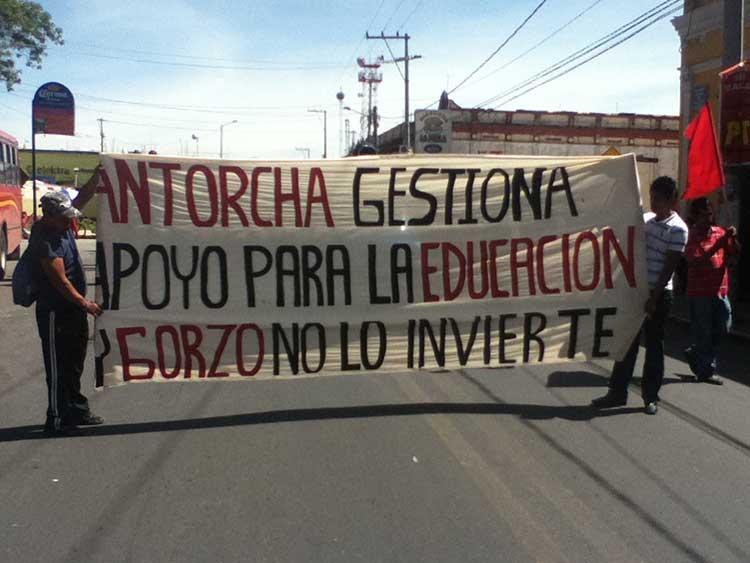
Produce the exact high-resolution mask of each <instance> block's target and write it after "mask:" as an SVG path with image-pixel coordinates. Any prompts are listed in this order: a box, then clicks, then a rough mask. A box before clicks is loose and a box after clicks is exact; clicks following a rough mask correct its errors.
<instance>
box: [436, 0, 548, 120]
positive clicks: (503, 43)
mask: <svg viewBox="0 0 750 563" xmlns="http://www.w3.org/2000/svg"><path fill="white" fill-rule="evenodd" d="M546 3H547V0H542V1H541V2H539V4H537V6H536V7H535V8H534V9H533V10H532V11H531V13H530V14H529V15H528V16H526V18H525V19H524V20H523V21H522V22H521V23H520V24H519V25H518V26H517V27H516V28H515V29H514V30H513V32H512V33H511V34H510V35H508V37H506V38H505V41H503V42H502V43H500V45H499V46H498V47H497V49H495V50H494V51H492V53H490V55H489V56H488V57H487V58H486V59H484V60H483V61H482V62H481V63H480V64H479V66H478V67H477V68H475V69H474V70H472V71H471V72H470V73H469V75H468V76H467V77H466V78H464V79H463V80H462V81H461V82H459V83H458V84H457V85H456V86H454V87H453V88H452V89H451V90H450V92H448V94H452V93H453V92H455V91H456V90H458V89H459V88H460V87H461V86H463V85H464V84H466V82H467V81H468V80H469V79H470V78H471V77H472V76H474V75H475V74H476V73H477V72H479V71H480V70H481V69H482V68H483V67H484V65H486V64H487V63H488V62H490V61H491V60H492V59H493V58H494V57H495V55H497V54H498V53H499V52H500V50H501V49H502V48H503V47H505V46H506V45H507V44H508V43H509V42H510V40H511V39H513V38H514V37H515V36H516V35H517V34H518V32H519V31H521V30H522V29H523V28H524V26H525V25H526V24H527V23H529V21H530V20H531V18H533V17H534V16H535V15H536V13H537V12H538V11H539V10H541V9H542V6H544V5H545V4H546ZM435 103H437V102H433V104H430V105H434V104H435ZM428 107H429V106H428Z"/></svg>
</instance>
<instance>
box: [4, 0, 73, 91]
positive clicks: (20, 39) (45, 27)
mask: <svg viewBox="0 0 750 563" xmlns="http://www.w3.org/2000/svg"><path fill="white" fill-rule="evenodd" d="M48 42H51V43H56V44H57V45H62V44H63V38H62V29H60V28H59V27H57V26H56V25H55V24H54V22H53V21H52V16H50V15H49V14H48V13H47V11H46V10H45V9H44V8H42V6H41V5H40V4H37V3H36V2H29V1H28V0H0V81H4V82H5V86H6V87H7V89H8V90H12V89H13V86H14V85H16V84H19V83H20V82H21V71H20V70H19V69H18V68H17V66H16V60H22V59H25V61H26V66H27V67H30V68H42V58H43V57H44V56H45V54H46V52H47V43H48Z"/></svg>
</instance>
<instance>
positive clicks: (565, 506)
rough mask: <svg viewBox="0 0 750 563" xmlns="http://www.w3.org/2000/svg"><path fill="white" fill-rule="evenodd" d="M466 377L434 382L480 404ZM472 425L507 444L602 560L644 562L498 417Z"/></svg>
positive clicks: (521, 468)
mask: <svg viewBox="0 0 750 563" xmlns="http://www.w3.org/2000/svg"><path fill="white" fill-rule="evenodd" d="M463 377H465V376H464V375H463V374H462V375H461V376H460V379H459V377H458V374H457V377H456V378H454V379H451V380H450V383H454V384H452V385H451V384H450V383H449V381H448V380H447V379H445V378H442V377H436V378H434V379H432V380H431V381H432V383H434V384H435V385H436V386H437V387H439V388H440V389H441V390H442V391H443V392H444V393H445V394H446V395H447V396H449V397H451V398H453V399H454V400H461V401H462V402H471V401H476V396H475V395H473V394H472V393H469V392H468V391H467V388H466V381H464V379H463ZM472 422H473V423H474V424H475V425H476V426H477V427H478V428H479V429H480V430H481V432H482V434H483V435H484V436H486V437H487V443H488V444H495V443H502V444H503V456H504V457H505V459H506V460H507V461H509V462H510V463H512V464H513V465H514V466H515V467H516V468H517V469H518V473H519V475H523V477H524V478H525V479H527V480H528V481H529V482H530V483H531V484H532V485H533V486H534V488H535V489H536V490H537V491H539V494H540V495H541V496H543V497H544V498H545V499H547V500H548V501H549V502H550V503H551V504H552V505H553V506H554V507H555V508H556V509H557V510H558V512H559V513H560V514H561V515H563V516H564V517H566V518H567V519H568V520H569V521H570V523H571V524H572V525H573V527H574V528H575V529H576V531H578V532H579V533H580V534H581V535H582V536H583V537H584V539H585V540H586V541H587V542H588V543H589V544H590V545H591V546H592V548H594V549H595V550H596V551H597V552H598V553H599V555H600V556H601V557H600V558H598V560H600V561H612V562H614V561H618V562H626V561H627V562H637V561H642V559H641V557H639V556H637V555H634V554H633V553H632V550H631V549H630V548H628V546H627V544H626V543H625V540H624V539H623V538H622V537H621V536H620V535H619V534H618V533H617V532H616V531H615V530H612V529H611V528H610V527H609V526H606V525H605V524H604V523H603V521H602V519H601V517H600V516H599V515H598V514H597V513H596V512H595V511H594V510H592V509H591V507H589V506H588V505H587V504H585V503H584V502H583V501H582V500H581V499H580V498H579V497H577V496H576V494H575V493H574V492H573V491H572V490H570V489H569V488H568V487H566V486H565V484H564V482H563V481H562V480H561V479H560V477H559V476H557V475H554V474H552V472H550V471H548V470H547V469H546V468H545V467H544V466H543V465H541V464H540V463H538V460H536V459H535V458H534V457H533V456H532V455H530V454H529V453H528V450H527V448H526V446H525V445H524V444H523V443H522V442H521V441H519V440H518V439H517V438H516V436H515V435H514V434H513V433H511V432H507V431H505V430H504V429H503V428H502V427H501V425H499V424H498V419H497V417H484V416H476V417H472ZM549 484H552V486H550V485H549Z"/></svg>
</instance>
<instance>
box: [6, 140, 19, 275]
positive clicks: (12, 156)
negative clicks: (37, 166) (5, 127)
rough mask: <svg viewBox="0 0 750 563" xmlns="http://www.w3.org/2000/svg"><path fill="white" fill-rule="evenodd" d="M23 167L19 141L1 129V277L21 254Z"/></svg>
mask: <svg viewBox="0 0 750 563" xmlns="http://www.w3.org/2000/svg"><path fill="white" fill-rule="evenodd" d="M22 209H23V203H22V198H21V169H20V164H19V162H18V141H17V140H16V139H14V138H13V137H11V136H10V135H8V134H7V133H5V132H4V131H2V130H0V280H2V279H4V278H5V274H6V272H7V264H8V260H9V259H15V258H18V256H19V255H20V253H21V238H22V234H21V210H22Z"/></svg>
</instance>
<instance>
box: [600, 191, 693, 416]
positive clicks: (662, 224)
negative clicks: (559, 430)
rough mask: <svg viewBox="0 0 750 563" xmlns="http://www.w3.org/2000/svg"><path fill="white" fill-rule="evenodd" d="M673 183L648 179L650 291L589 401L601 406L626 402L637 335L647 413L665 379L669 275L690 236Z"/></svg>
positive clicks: (655, 407) (651, 411)
mask: <svg viewBox="0 0 750 563" xmlns="http://www.w3.org/2000/svg"><path fill="white" fill-rule="evenodd" d="M676 202H677V184H676V183H675V181H674V180H673V179H672V178H670V177H668V176H661V177H659V178H657V179H656V180H654V181H653V183H652V184H651V210H652V212H653V213H650V214H648V216H647V218H645V219H646V225H645V232H646V260H647V262H648V286H649V289H650V295H649V298H648V301H646V306H645V310H646V320H645V321H644V323H643V326H642V329H641V330H640V331H639V333H638V336H636V338H635V339H634V340H633V343H632V344H631V345H630V348H629V349H628V351H627V353H626V354H625V357H624V358H623V359H622V361H619V362H615V365H614V368H613V370H612V377H610V380H609V391H608V392H607V394H606V395H604V396H603V397H599V398H597V399H594V400H593V401H592V402H591V406H593V407H595V408H599V409H605V408H612V407H620V406H623V405H625V404H627V401H628V385H629V384H630V380H631V379H632V378H633V370H634V369H635V361H636V359H637V357H638V346H639V344H640V340H641V335H642V336H643V338H644V339H645V341H646V358H645V360H644V362H643V376H642V377H641V395H642V397H643V403H644V405H645V412H646V413H647V414H656V412H657V410H658V403H659V390H660V389H661V385H662V381H663V379H664V323H665V322H666V320H667V316H668V315H669V310H670V308H671V306H672V287H673V286H672V284H673V282H672V277H673V274H674V270H675V268H676V266H677V264H678V263H679V261H680V259H681V257H682V252H683V250H684V249H685V244H686V242H687V238H688V228H687V225H686V224H685V222H684V221H683V220H682V219H681V218H680V216H679V215H678V214H677V212H676V211H674V207H675V204H676Z"/></svg>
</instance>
